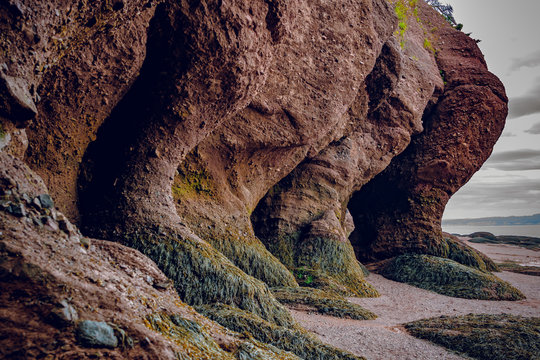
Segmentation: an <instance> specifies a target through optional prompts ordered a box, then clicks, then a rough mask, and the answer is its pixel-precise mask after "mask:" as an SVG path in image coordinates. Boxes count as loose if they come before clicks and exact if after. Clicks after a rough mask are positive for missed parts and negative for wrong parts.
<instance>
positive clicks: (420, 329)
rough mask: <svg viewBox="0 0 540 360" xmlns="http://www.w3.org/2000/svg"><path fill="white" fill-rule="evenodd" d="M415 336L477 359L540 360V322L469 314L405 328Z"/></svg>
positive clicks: (512, 317)
mask: <svg viewBox="0 0 540 360" xmlns="http://www.w3.org/2000/svg"><path fill="white" fill-rule="evenodd" d="M405 327H406V328H407V330H408V331H409V332H410V333H411V334H412V335H413V336H416V337H418V338H421V339H426V340H429V341H432V342H434V343H436V344H439V345H442V346H444V347H446V348H448V349H450V350H454V351H458V352H460V353H463V354H465V355H467V356H470V357H472V358H474V359H481V360H484V359H485V360H517V359H523V360H525V359H531V360H532V359H540V318H525V317H521V316H514V315H507V314H503V315H484V314H479V315H475V314H469V315H466V316H455V317H448V316H442V317H439V318H432V319H425V320H419V321H415V322H412V323H409V324H406V325H405Z"/></svg>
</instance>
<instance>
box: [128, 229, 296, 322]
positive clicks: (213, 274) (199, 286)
mask: <svg viewBox="0 0 540 360" xmlns="http://www.w3.org/2000/svg"><path fill="white" fill-rule="evenodd" d="M124 243H125V244H126V245H128V246H130V247H133V248H135V249H137V250H139V251H141V252H142V253H143V254H145V255H146V256H148V257H149V258H150V259H152V260H154V262H155V263H156V264H157V265H158V267H159V268H160V269H161V271H163V272H164V273H165V275H167V277H168V278H169V279H171V280H173V281H174V284H175V288H176V291H177V292H178V295H179V296H180V298H181V299H182V300H183V301H185V302H186V303H188V304H189V305H193V306H195V305H202V304H208V303H215V302H220V303H225V304H230V305H233V306H235V307H238V308H240V309H244V310H246V311H249V312H252V313H254V314H257V315H258V316H260V317H262V318H264V319H266V320H268V321H271V322H274V323H276V324H278V325H281V326H292V325H293V324H294V323H295V322H294V320H293V319H292V317H291V315H290V314H289V312H288V311H287V309H285V307H283V305H281V304H280V303H279V302H278V301H277V300H276V299H275V298H274V297H273V296H272V293H271V292H270V290H269V289H268V287H267V286H266V284H264V283H263V282H262V281H260V280H257V279H255V278H253V277H251V276H249V275H247V274H246V273H244V272H243V271H242V270H240V269H239V268H237V267H236V266H234V265H233V264H232V263H231V262H230V261H229V260H228V259H227V258H226V257H225V256H224V255H222V254H221V253H220V252H219V251H217V250H216V249H214V248H213V247H212V246H211V245H209V244H208V243H206V242H205V241H201V240H199V239H197V238H196V237H194V236H192V235H189V234H184V235H182V234H173V233H171V234H168V235H164V234H156V233H153V232H151V231H148V230H146V231H144V232H143V231H141V232H138V233H132V234H129V235H126V236H125V238H124Z"/></svg>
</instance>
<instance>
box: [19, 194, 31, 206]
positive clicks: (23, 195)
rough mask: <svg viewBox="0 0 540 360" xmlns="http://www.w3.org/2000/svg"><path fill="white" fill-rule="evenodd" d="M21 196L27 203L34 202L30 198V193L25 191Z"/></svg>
mask: <svg viewBox="0 0 540 360" xmlns="http://www.w3.org/2000/svg"><path fill="white" fill-rule="evenodd" d="M21 198H22V199H23V200H24V201H25V202H26V203H27V204H30V203H31V202H32V199H31V198H30V196H28V194H26V193H24V194H22V196H21Z"/></svg>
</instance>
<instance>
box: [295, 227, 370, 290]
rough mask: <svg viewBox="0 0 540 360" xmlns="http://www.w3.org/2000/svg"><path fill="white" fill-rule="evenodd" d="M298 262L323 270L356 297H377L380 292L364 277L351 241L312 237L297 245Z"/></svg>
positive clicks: (303, 265)
mask: <svg viewBox="0 0 540 360" xmlns="http://www.w3.org/2000/svg"><path fill="white" fill-rule="evenodd" d="M295 252H296V264H297V266H298V267H305V268H309V269H313V270H316V271H320V272H321V273H324V274H326V275H327V276H328V277H330V278H332V279H333V280H335V281H336V282H337V283H339V284H341V285H343V286H345V287H346V288H347V289H348V290H349V291H350V292H351V293H352V294H353V295H354V296H359V297H377V296H379V293H378V292H377V290H376V289H375V288H374V287H373V286H371V285H370V284H369V283H368V282H367V281H366V280H365V279H364V271H363V270H362V268H361V267H360V265H359V262H358V260H356V256H355V254H354V249H353V247H352V245H351V243H350V242H348V241H347V242H342V241H338V240H335V239H331V238H326V237H310V238H307V239H304V240H303V241H301V242H299V243H298V244H297V245H296V248H295Z"/></svg>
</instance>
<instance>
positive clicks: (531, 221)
mask: <svg viewBox="0 0 540 360" xmlns="http://www.w3.org/2000/svg"><path fill="white" fill-rule="evenodd" d="M442 224H443V225H471V226H479V225H481V226H486V225H540V214H534V215H529V216H506V217H485V218H477V219H450V220H443V221H442Z"/></svg>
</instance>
